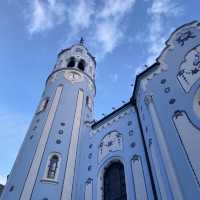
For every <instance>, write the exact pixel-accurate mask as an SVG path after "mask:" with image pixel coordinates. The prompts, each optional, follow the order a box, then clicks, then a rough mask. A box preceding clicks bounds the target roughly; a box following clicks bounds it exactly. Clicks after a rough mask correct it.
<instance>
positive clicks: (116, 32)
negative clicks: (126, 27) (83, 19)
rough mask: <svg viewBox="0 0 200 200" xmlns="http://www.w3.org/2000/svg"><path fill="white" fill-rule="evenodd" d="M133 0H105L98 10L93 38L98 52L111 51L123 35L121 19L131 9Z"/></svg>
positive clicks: (102, 53) (105, 52) (103, 53)
mask: <svg viewBox="0 0 200 200" xmlns="http://www.w3.org/2000/svg"><path fill="white" fill-rule="evenodd" d="M134 4H135V0H107V1H104V5H103V7H102V8H101V9H100V10H99V11H98V14H97V18H96V19H97V21H96V24H97V25H96V31H95V35H94V40H95V41H96V42H97V44H98V47H100V48H101V50H99V51H98V52H101V55H103V56H104V55H105V54H107V53H110V52H112V51H113V49H114V48H115V47H116V46H117V44H118V43H119V41H120V39H121V38H122V37H123V36H124V31H123V24H122V21H123V19H124V17H125V15H126V14H128V12H129V11H130V10H131V8H132V7H133V5H134Z"/></svg>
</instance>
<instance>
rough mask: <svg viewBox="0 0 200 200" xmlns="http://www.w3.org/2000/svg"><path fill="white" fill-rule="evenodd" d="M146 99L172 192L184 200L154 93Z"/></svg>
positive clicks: (177, 197)
mask: <svg viewBox="0 0 200 200" xmlns="http://www.w3.org/2000/svg"><path fill="white" fill-rule="evenodd" d="M145 99H146V104H147V106H148V109H149V113H150V115H151V119H152V124H153V128H154V130H155V136H156V139H157V142H158V145H159V149H160V152H161V156H162V160H163V162H164V166H165V170H166V172H167V176H168V179H169V183H170V187H171V192H172V194H173V196H174V199H179V200H182V199H184V198H183V194H182V191H181V188H180V184H179V182H178V178H177V176H176V172H175V169H174V164H173V161H172V158H171V155H170V153H169V147H168V145H167V143H166V139H165V136H164V132H163V129H162V127H161V124H160V119H159V117H158V114H157V111H156V108H155V105H154V99H153V96H152V95H147V96H146V97H145Z"/></svg>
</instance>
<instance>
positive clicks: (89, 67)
mask: <svg viewBox="0 0 200 200" xmlns="http://www.w3.org/2000/svg"><path fill="white" fill-rule="evenodd" d="M95 67H96V61H95V58H94V57H93V56H92V55H91V54H90V53H89V51H88V50H87V48H86V47H85V46H84V40H83V38H81V39H80V42H79V43H78V44H75V45H73V46H72V47H70V48H67V49H63V50H62V51H61V52H60V53H59V54H58V59H57V63H56V65H55V68H54V71H56V70H58V69H64V68H73V69H76V70H79V71H80V72H84V73H85V74H87V75H88V76H89V77H90V78H91V79H93V80H94V78H95Z"/></svg>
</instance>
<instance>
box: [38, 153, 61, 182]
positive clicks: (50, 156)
mask: <svg viewBox="0 0 200 200" xmlns="http://www.w3.org/2000/svg"><path fill="white" fill-rule="evenodd" d="M54 155H56V156H58V165H57V169H56V173H55V178H53V179H51V178H48V170H49V164H50V160H51V158H52V156H54ZM60 163H61V154H60V153H57V152H52V153H50V154H49V156H48V158H47V162H46V168H45V171H44V176H43V179H42V181H48V182H56V183H57V182H58V174H59V169H60Z"/></svg>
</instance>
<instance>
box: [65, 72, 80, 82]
mask: <svg viewBox="0 0 200 200" xmlns="http://www.w3.org/2000/svg"><path fill="white" fill-rule="evenodd" d="M64 77H65V78H66V79H67V80H69V81H71V82H80V81H81V80H82V76H81V74H79V73H78V72H75V71H70V72H65V74H64Z"/></svg>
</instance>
